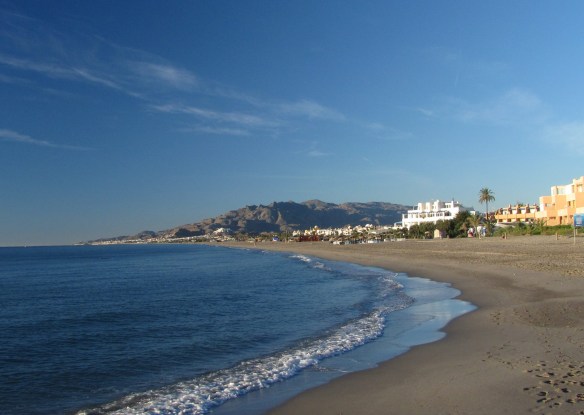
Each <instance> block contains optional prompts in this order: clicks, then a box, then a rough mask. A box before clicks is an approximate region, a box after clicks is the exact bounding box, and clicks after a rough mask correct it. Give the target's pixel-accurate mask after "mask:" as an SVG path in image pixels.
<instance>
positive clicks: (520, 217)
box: [495, 205, 539, 225]
mask: <svg viewBox="0 0 584 415" xmlns="http://www.w3.org/2000/svg"><path fill="white" fill-rule="evenodd" d="M538 213H539V206H538V205H515V206H511V205H509V206H507V207H504V208H501V209H498V210H496V211H495V220H496V221H497V224H500V225H513V224H516V223H520V222H523V223H530V222H534V221H535V220H536V219H537V214H538Z"/></svg>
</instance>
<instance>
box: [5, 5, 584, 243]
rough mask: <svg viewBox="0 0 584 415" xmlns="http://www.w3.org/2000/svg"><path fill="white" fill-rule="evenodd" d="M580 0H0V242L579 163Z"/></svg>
mask: <svg viewBox="0 0 584 415" xmlns="http://www.w3.org/2000/svg"><path fill="white" fill-rule="evenodd" d="M583 15H584V3H582V2H580V1H572V2H568V1H560V2H543V1H542V2H539V1H538V2H536V1H515V2H507V1H493V2H478V1H447V2H434V1H407V2H406V1H399V2H398V1H368V2H359V1H320V2H315V1H235V0H234V1H221V0H219V1H210V0H209V1H195V0H192V1H164V2H162V1H77V0H75V1H50V2H48V1H27V0H19V1H4V0H0V91H1V97H2V99H1V100H0V246H2V245H25V244H29V245H32V244H64V243H73V242H77V241H83V240H89V239H95V238H99V237H109V236H116V235H125V234H134V233H137V232H139V231H142V230H146V229H149V230H161V229H166V228H170V227H173V226H176V225H180V224H184V223H192V222H195V221H197V220H200V219H204V218H207V217H212V216H216V215H218V214H221V213H224V212H226V211H228V210H231V209H237V208H239V207H242V206H245V205H250V204H260V203H261V204H269V203H271V202H272V201H288V200H293V201H297V202H301V201H304V200H309V199H315V198H316V199H321V200H324V201H327V202H333V203H341V202H351V201H359V202H367V201H386V202H395V203H403V204H407V205H413V204H416V203H417V202H419V201H426V200H432V199H449V198H452V197H454V198H455V199H457V200H460V201H461V202H462V203H464V204H465V205H468V206H474V207H476V208H478V209H482V208H483V207H481V206H480V205H479V203H478V201H477V200H478V192H479V189H481V188H482V187H489V188H490V189H492V190H493V192H494V194H495V197H496V201H495V202H494V203H492V204H491V205H490V206H492V207H498V206H503V205H507V204H509V203H515V202H518V201H520V202H525V203H527V202H530V203H533V202H537V201H538V197H539V196H540V195H544V194H549V189H550V187H551V186H552V185H555V184H567V183H570V182H571V180H572V178H575V177H580V176H581V175H583V174H584V163H583V162H582V160H583V158H584V105H582V102H581V98H582V97H583V96H584V82H583V81H584V80H583V77H584V70H583V68H584V54H583V50H584V49H583V46H582V45H583V44H582V39H584V25H583V24H582V21H581V17H582V16H583Z"/></svg>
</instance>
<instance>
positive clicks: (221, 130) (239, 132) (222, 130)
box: [181, 126, 251, 137]
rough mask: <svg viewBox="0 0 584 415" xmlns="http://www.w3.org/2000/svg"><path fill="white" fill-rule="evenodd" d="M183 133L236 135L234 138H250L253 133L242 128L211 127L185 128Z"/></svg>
mask: <svg viewBox="0 0 584 415" xmlns="http://www.w3.org/2000/svg"><path fill="white" fill-rule="evenodd" d="M181 131H184V132H201V133H206V134H217V135H234V136H246V137H247V136H250V135H251V133H250V132H249V131H246V130H244V129H242V128H226V127H209V126H196V127H193V128H183V129H181Z"/></svg>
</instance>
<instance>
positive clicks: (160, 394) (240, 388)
mask: <svg viewBox="0 0 584 415" xmlns="http://www.w3.org/2000/svg"><path fill="white" fill-rule="evenodd" d="M409 304H410V301H403V302H401V303H400V304H394V305H392V306H388V307H382V308H379V309H377V310H375V311H373V312H372V313H370V314H368V315H366V316H363V317H361V318H358V319H355V320H352V321H349V322H347V323H345V324H343V325H341V326H339V327H337V328H335V329H333V330H332V331H330V332H329V333H328V334H326V335H325V336H324V337H322V338H316V339H310V340H305V341H304V342H302V343H301V344H299V345H298V346H297V347H295V348H292V349H289V350H286V351H283V352H280V353H277V354H274V355H269V356H265V357H263V358H258V359H251V360H246V361H243V362H241V363H239V364H238V365H236V366H234V367H232V368H229V369H224V370H219V371H216V372H211V373H208V374H206V375H203V376H200V377H197V378H195V379H193V380H189V381H183V382H180V383H178V384H175V385H173V386H170V387H166V388H163V389H159V390H155V391H149V392H145V393H138V394H132V395H129V396H126V397H124V398H123V399H120V400H118V401H115V402H112V403H110V404H107V405H103V406H101V407H99V408H94V409H89V410H84V411H80V412H78V415H98V414H100V415H101V414H108V415H134V414H136V415H137V414H142V415H143V414H162V415H171V414H172V415H175V414H177V415H178V414H180V415H198V414H205V413H207V412H208V411H209V410H210V409H212V408H214V407H216V406H219V405H221V404H222V403H224V402H225V401H227V400H229V399H233V398H237V397H239V396H242V395H244V394H246V393H249V392H251V391H254V390H258V389H262V388H265V387H268V386H270V385H272V384H274V383H277V382H280V381H282V380H285V379H287V378H290V377H292V376H294V375H295V374H297V373H298V372H299V371H301V370H303V369H306V368H308V367H311V366H314V365H317V364H318V362H320V361H322V360H323V359H326V358H328V357H332V356H336V355H339V354H342V353H345V352H347V351H350V350H353V349H355V348H356V347H359V346H361V345H363V344H365V343H368V342H370V341H372V340H374V339H376V338H378V337H379V336H381V334H382V333H383V328H384V324H385V315H387V313H389V312H391V311H396V310H399V309H403V308H406V307H407V306H408V305H409Z"/></svg>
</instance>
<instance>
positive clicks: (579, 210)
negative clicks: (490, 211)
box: [495, 176, 584, 226]
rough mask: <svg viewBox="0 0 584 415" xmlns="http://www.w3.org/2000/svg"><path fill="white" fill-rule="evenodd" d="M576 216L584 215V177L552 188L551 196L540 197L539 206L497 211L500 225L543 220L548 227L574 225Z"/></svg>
mask: <svg viewBox="0 0 584 415" xmlns="http://www.w3.org/2000/svg"><path fill="white" fill-rule="evenodd" d="M574 214H584V176H582V177H580V178H578V179H574V180H572V183H570V184H566V185H558V186H552V188H551V194H550V195H549V196H540V198H539V206H538V205H515V206H511V205H509V206H507V207H505V208H501V209H498V210H497V211H495V220H496V221H497V223H498V224H501V225H504V224H510V225H512V224H515V223H520V222H523V223H529V222H534V221H535V220H543V221H544V223H545V225H546V226H556V225H572V224H573V223H574Z"/></svg>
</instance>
